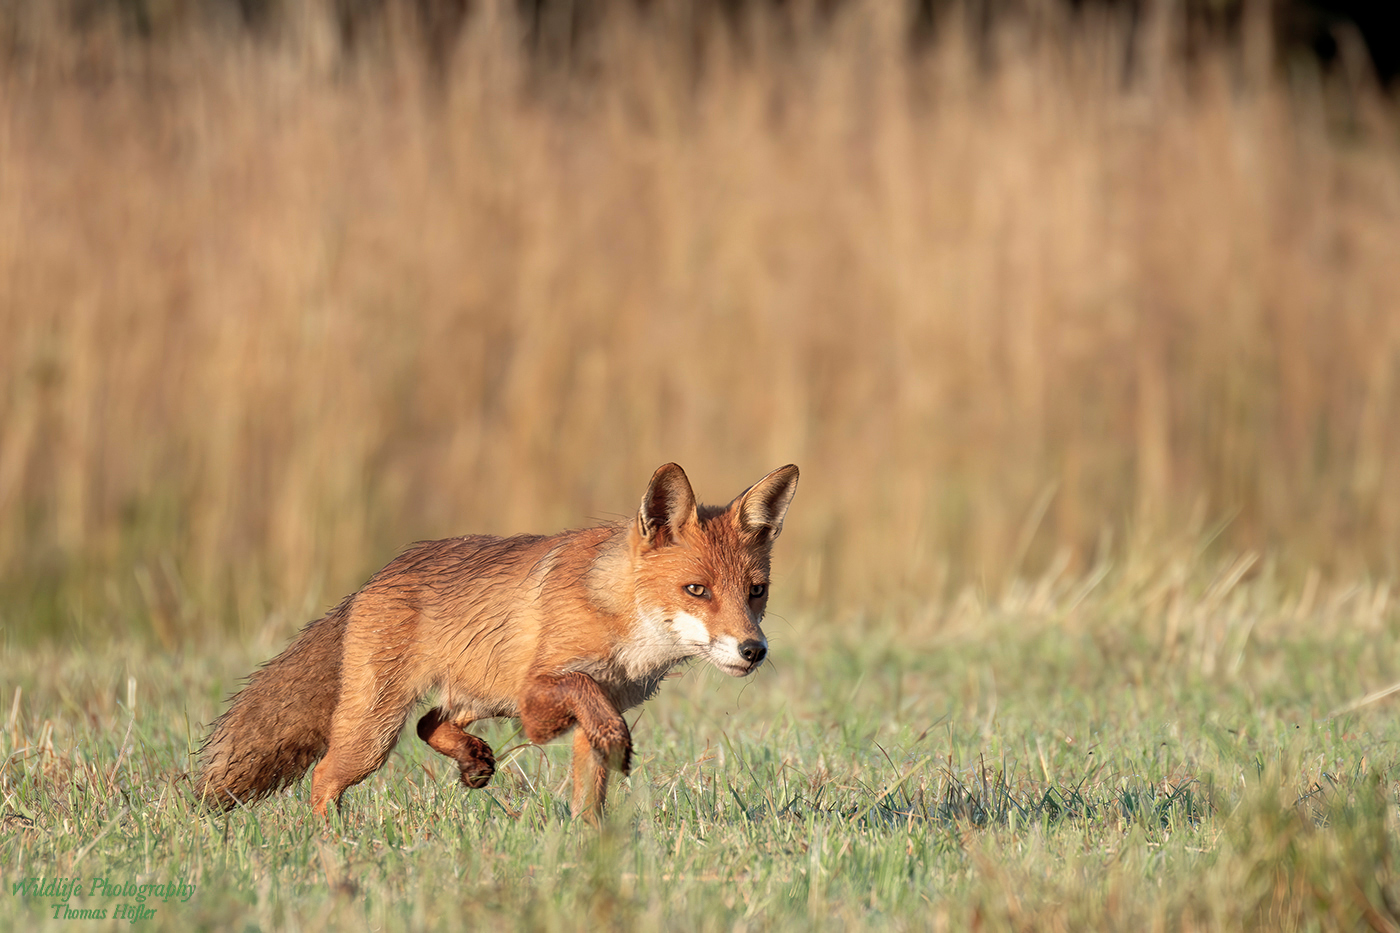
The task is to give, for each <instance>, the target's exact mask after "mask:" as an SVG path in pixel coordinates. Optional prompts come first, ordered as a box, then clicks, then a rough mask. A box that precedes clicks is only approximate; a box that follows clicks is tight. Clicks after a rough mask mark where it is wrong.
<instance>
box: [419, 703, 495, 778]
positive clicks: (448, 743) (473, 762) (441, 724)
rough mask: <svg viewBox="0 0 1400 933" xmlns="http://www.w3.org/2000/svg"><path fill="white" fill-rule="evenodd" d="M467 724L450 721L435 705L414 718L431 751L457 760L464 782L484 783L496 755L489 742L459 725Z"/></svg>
mask: <svg viewBox="0 0 1400 933" xmlns="http://www.w3.org/2000/svg"><path fill="white" fill-rule="evenodd" d="M468 724H469V723H466V722H463V723H456V722H453V721H452V720H450V719H448V718H447V714H446V713H445V712H443V710H442V708H441V707H436V706H435V707H433V708H432V709H430V710H428V712H427V713H426V714H425V715H424V716H423V718H422V719H420V720H418V737H419V738H420V739H422V740H423V741H424V742H427V743H428V745H430V746H431V747H432V749H433V751H435V752H438V753H439V754H443V755H446V756H447V757H448V758H451V759H453V760H454V761H456V762H457V767H458V769H459V770H460V771H461V772H462V783H463V784H464V785H466V786H467V787H471V788H477V787H485V786H486V785H487V784H488V783H489V782H490V780H491V775H493V774H495V773H496V756H495V755H494V754H492V752H491V746H490V745H487V744H486V743H485V742H484V741H482V740H481V739H480V738H478V737H477V736H474V735H472V734H471V733H470V732H467V731H466V730H465V729H463V728H462V727H463V726H465V725H468Z"/></svg>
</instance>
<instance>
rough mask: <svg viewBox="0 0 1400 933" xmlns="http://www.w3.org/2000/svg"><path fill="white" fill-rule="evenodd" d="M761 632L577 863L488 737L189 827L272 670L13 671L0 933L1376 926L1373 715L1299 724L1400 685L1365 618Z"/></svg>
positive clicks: (1382, 610) (1386, 808) (938, 622)
mask: <svg viewBox="0 0 1400 933" xmlns="http://www.w3.org/2000/svg"><path fill="white" fill-rule="evenodd" d="M1241 567H1245V568H1246V569H1247V570H1250V571H1251V572H1253V574H1254V575H1253V576H1252V577H1251V576H1250V575H1249V573H1243V572H1236V571H1239V570H1240V568H1241ZM775 609H776V612H777V615H775V616H773V617H771V618H770V620H769V623H768V625H767V628H768V630H769V632H770V636H771V639H772V642H773V646H774V655H773V662H772V664H771V665H769V666H767V667H766V668H765V669H764V670H763V671H762V673H760V674H759V675H758V676H756V677H754V678H752V679H751V680H747V681H732V680H729V679H727V678H724V677H722V676H721V675H719V674H718V673H715V672H713V671H710V670H707V669H703V668H699V667H697V668H692V669H689V670H687V671H686V673H685V674H684V676H683V677H681V678H679V679H677V680H675V681H672V682H670V683H668V684H667V685H666V687H665V688H664V689H663V691H662V695H661V696H660V697H658V698H657V699H656V700H654V701H653V702H652V703H650V704H648V705H647V706H645V707H643V708H642V710H641V711H640V717H639V718H638V719H637V722H636V725H635V729H634V735H635V738H636V743H637V750H638V757H637V765H636V768H635V770H634V773H633V775H632V777H631V778H630V779H627V780H622V781H620V782H619V783H618V784H617V785H616V789H615V792H614V807H613V809H612V811H611V812H610V814H609V816H608V818H607V820H606V821H605V824H604V825H603V826H602V827H601V829H593V828H590V827H588V826H586V825H583V824H578V823H575V822H573V821H571V820H570V819H569V817H568V815H567V792H566V790H565V784H566V782H567V777H568V775H567V769H568V764H567V748H566V744H567V743H560V744H556V745H553V746H547V747H545V748H543V749H539V748H535V747H532V746H528V745H522V744H521V743H522V740H521V738H520V737H519V736H518V734H516V733H515V731H514V729H513V728H512V727H511V726H510V725H509V724H504V723H501V724H492V725H490V726H488V727H487V728H486V730H485V731H484V735H485V737H486V738H487V740H488V741H489V742H491V743H492V745H493V746H494V747H495V748H496V749H497V752H498V753H499V754H501V757H502V759H503V762H504V763H503V766H502V768H501V769H500V771H499V772H498V775H497V777H496V779H495V780H494V781H493V783H492V784H491V786H490V787H489V788H488V789H486V790H484V791H473V792H467V791H464V790H463V789H461V788H460V786H458V785H457V783H456V781H455V769H454V768H453V767H452V765H451V763H450V762H448V761H447V760H446V759H443V758H440V757H438V756H436V755H434V754H433V753H431V752H430V751H429V750H427V749H426V747H425V746H423V745H422V744H421V743H419V742H418V741H417V740H416V739H413V738H411V737H410V738H406V739H405V740H404V741H403V742H402V743H401V745H400V748H399V750H398V751H397V752H396V753H395V755H394V756H393V757H392V758H391V760H390V763H389V764H388V765H387V766H386V767H385V768H384V769H383V770H382V771H381V772H379V773H377V774H375V775H373V776H372V777H371V778H370V779H368V780H367V781H366V782H365V783H364V784H362V785H360V786H359V787H357V788H355V789H353V790H352V791H351V792H350V793H349V794H348V795H347V797H346V802H345V809H344V811H343V813H342V814H341V815H340V816H339V817H338V818H337V819H336V820H334V821H333V823H332V825H331V826H330V827H328V828H327V827H323V826H322V825H321V824H320V822H319V821H318V820H316V819H314V818H313V817H312V816H311V815H310V813H309V808H308V806H307V803H306V790H307V789H306V785H305V783H303V784H301V785H298V786H297V787H296V788H295V789H294V790H293V791H292V792H290V793H289V794H286V795H283V796H279V797H276V798H274V799H272V800H270V801H268V802H266V803H264V804H262V805H260V806H257V807H254V808H250V809H244V810H240V811H237V812H234V813H233V814H231V815H228V816H216V815H210V814H208V813H205V812H202V811H201V810H200V809H199V808H198V807H196V806H194V805H193V803H192V802H191V800H190V790H189V784H188V781H187V779H186V777H185V771H186V769H187V768H188V767H189V762H190V754H191V752H192V751H193V749H194V748H195V747H196V746H197V744H198V742H199V740H200V738H201V731H200V725H199V724H200V723H201V722H207V721H209V720H210V719H212V718H213V716H214V715H216V714H217V712H218V710H219V708H220V702H221V699H222V697H223V696H224V695H226V694H227V693H228V692H229V691H230V690H231V689H233V688H234V687H235V685H236V683H237V680H238V679H239V678H240V677H242V676H243V675H245V674H246V673H247V671H248V670H249V669H250V668H251V666H252V665H253V664H254V663H256V662H257V661H259V660H261V659H262V658H263V657H264V656H265V655H266V654H267V653H268V652H267V650H266V649H267V648H268V647H269V646H268V645H264V644H261V643H260V644H259V645H257V646H255V647H252V648H250V647H249V646H244V645H238V644H229V643H211V644H208V645H203V646H199V647H193V646H191V647H189V648H187V649H186V650H185V651H183V652H181V653H177V654H172V653H169V652H165V651H157V650H153V649H151V648H148V647H143V646H140V645H135V644H131V643H124V642H119V643H116V644H107V643H101V642H96V641H93V642H89V643H87V644H71V645H66V646H48V647H40V648H28V647H26V648H14V647H8V648H6V649H4V652H3V654H2V655H0V684H2V685H3V686H4V688H5V690H6V694H5V696H4V704H3V707H0V716H3V717H4V718H3V719H0V723H3V725H4V730H3V738H0V751H3V762H4V764H3V771H0V793H3V804H2V805H0V809H3V812H4V813H5V814H6V816H7V820H6V825H5V828H4V829H3V831H2V832H3V835H0V860H3V865H4V871H3V878H4V886H5V887H4V892H3V896H2V897H0V927H14V928H24V929H45V928H59V929H71V928H72V927H71V926H70V924H72V923H75V922H78V921H75V920H55V919H54V912H55V907H54V904H55V903H57V901H56V900H55V899H54V898H52V897H38V896H26V895H24V894H23V893H14V885H15V884H16V882H18V881H20V880H21V879H23V878H27V877H36V876H38V877H44V878H74V877H77V878H81V879H83V882H84V886H83V894H82V896H78V897H74V898H72V899H71V900H70V906H71V907H72V908H73V909H80V908H87V909H91V908H99V909H100V908H106V909H108V911H109V916H110V913H111V911H112V910H113V909H114V908H115V907H116V906H117V905H118V904H122V903H129V902H132V901H133V898H131V897H122V896H115V895H114V896H103V895H101V894H100V893H99V894H98V895H96V896H88V893H89V891H90V886H91V885H92V883H93V881H92V879H94V878H99V877H100V878H105V879H107V881H108V883H126V882H131V883H133V884H142V883H159V882H174V883H176V884H177V885H178V884H179V883H181V882H183V883H185V884H187V885H193V886H194V887H195V890H194V893H193V894H192V895H191V896H189V898H188V899H187V900H180V899H178V898H177V899H174V900H170V901H163V900H159V899H157V900H151V901H148V904H150V906H151V907H153V908H154V909H155V914H154V916H151V917H149V918H147V919H144V920H142V921H140V922H139V926H140V928H142V929H167V928H170V929H174V928H180V929H188V928H204V927H209V928H219V929H235V930H245V929H247V930H252V929H272V928H276V929H312V930H317V929H324V928H328V927H335V928H339V927H342V926H344V927H351V928H361V927H368V928H373V929H395V930H396V929H457V928H476V927H487V926H489V927H491V928H507V929H545V930H573V929H599V928H613V927H633V926H635V927H639V928H647V929H684V930H731V929H797V928H800V929H812V928H816V929H871V928H874V929H920V930H922V929H952V930H960V929H970V928H972V927H974V926H977V925H980V928H981V929H984V930H1018V929H1167V930H1193V929H1240V928H1258V929H1271V930H1272V929H1300V930H1310V929H1318V930H1323V929H1343V930H1353V929H1376V930H1392V929H1396V925H1397V924H1400V919H1397V917H1398V916H1400V911H1398V910H1397V902H1398V900H1400V889H1397V887H1396V885H1395V883H1394V866H1393V864H1392V861H1391V859H1392V853H1393V852H1394V849H1395V845H1396V842H1397V839H1396V818H1397V810H1396V787H1397V781H1400V765H1397V756H1396V749H1397V741H1400V725H1397V721H1396V717H1395V716H1394V715H1393V709H1394V707H1393V702H1394V701H1393V700H1387V699H1381V700H1376V701H1373V702H1369V703H1366V704H1363V705H1361V706H1359V707H1358V708H1356V709H1354V710H1352V711H1350V712H1345V713H1342V714H1340V715H1337V716H1335V717H1332V718H1329V714H1330V713H1332V712H1333V711H1334V710H1336V709H1338V708H1342V707H1345V706H1347V705H1349V704H1350V703H1352V702H1354V701H1355V700H1357V699H1359V698H1361V697H1363V696H1365V695H1366V694H1367V693H1369V692H1370V691H1373V690H1376V689H1377V688H1380V687H1384V686H1387V685H1388V684H1390V683H1393V682H1395V681H1396V680H1400V625H1397V621H1400V620H1398V619H1397V612H1396V611H1395V608H1394V605H1393V601H1392V599H1391V598H1390V590H1389V588H1388V587H1387V586H1385V585H1373V584H1360V585H1356V586H1351V587H1338V588H1329V587H1326V586H1321V587H1319V586H1311V587H1308V586H1302V587H1299V588H1298V589H1297V591H1296V592H1294V591H1290V589H1289V588H1288V586H1287V585H1286V581H1280V580H1278V579H1276V578H1275V577H1274V575H1273V573H1272V571H1271V570H1270V569H1269V568H1268V565H1267V564H1265V565H1263V569H1262V570H1260V569H1259V565H1257V564H1252V563H1250V562H1239V563H1236V564H1233V565H1227V566H1222V567H1220V568H1209V567H1203V566H1184V565H1180V564H1172V563H1166V564H1161V565H1146V564H1138V565H1129V566H1125V567H1121V568H1116V569H1115V568H1108V569H1107V570H1106V571H1105V572H1102V573H1096V574H1093V575H1090V576H1089V577H1087V578H1084V579H1074V580H1057V579H1055V578H1050V577H1047V578H1045V579H1044V580H1041V581H1036V582H1032V583H1028V584H1025V585H1021V586H1013V587H1011V588H1009V589H1008V591H1007V592H1006V594H1004V595H1003V596H1001V597H999V598H998V599H996V600H994V601H989V600H987V599H984V598H980V597H978V596H976V595H975V594H964V595H962V596H960V597H958V598H956V599H952V600H950V601H948V602H947V603H945V604H940V605H936V606H923V607H921V608H920V609H919V610H918V611H913V612H911V613H909V614H907V615H901V614H899V613H889V614H886V615H885V616H882V617H880V618H858V617H827V616H823V614H822V613H821V612H819V611H817V612H813V611H799V610H797V609H795V608H792V607H786V608H784V607H775ZM272 647H275V644H274V645H273V646H272ZM16 693H18V696H19V701H18V705H17V706H16V705H14V702H15V701H14V697H15V695H16ZM632 715H634V716H635V715H637V714H636V712H634V713H633V714H632ZM21 818H22V819H21ZM26 824H32V825H26ZM110 922H111V921H109V923H110Z"/></svg>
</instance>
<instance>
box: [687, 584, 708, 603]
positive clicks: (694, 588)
mask: <svg viewBox="0 0 1400 933" xmlns="http://www.w3.org/2000/svg"><path fill="white" fill-rule="evenodd" d="M685 591H686V592H687V593H689V594H690V595H691V596H698V597H700V598H701V599H704V598H705V597H706V596H708V595H709V594H710V591H709V590H707V589H705V587H704V586H703V585H701V584H699V583H688V584H686V587H685Z"/></svg>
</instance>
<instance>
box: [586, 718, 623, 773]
mask: <svg viewBox="0 0 1400 933" xmlns="http://www.w3.org/2000/svg"><path fill="white" fill-rule="evenodd" d="M589 739H590V741H591V742H592V745H593V747H594V748H595V749H597V750H598V753H599V754H600V755H602V756H603V760H604V761H606V762H607V763H608V767H609V768H611V769H612V770H614V771H621V772H622V773H623V774H631V773H632V736H631V734H630V733H629V732H628V731H627V723H625V722H623V721H622V720H621V719H618V720H617V721H616V722H609V723H606V724H604V725H603V726H602V727H601V728H599V729H598V731H597V732H596V733H595V734H594V735H591V736H589Z"/></svg>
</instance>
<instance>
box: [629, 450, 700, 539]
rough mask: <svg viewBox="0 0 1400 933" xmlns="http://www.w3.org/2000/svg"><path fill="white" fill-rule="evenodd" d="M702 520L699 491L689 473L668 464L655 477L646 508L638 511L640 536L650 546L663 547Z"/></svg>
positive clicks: (652, 479) (653, 476)
mask: <svg viewBox="0 0 1400 933" xmlns="http://www.w3.org/2000/svg"><path fill="white" fill-rule="evenodd" d="M698 521H699V518H698V517H697V516H696V513H695V492H694V491H693V490H692V489H691V488H690V480H688V479H686V475H685V470H682V469H681V468H680V467H678V466H676V465H675V464H674V463H668V464H666V465H665V466H662V467H660V468H658V469H657V471H656V472H655V473H653V474H652V476H651V484H650V485H648V486H647V492H646V495H644V496H642V507H641V509H640V510H638V512H637V536H638V537H639V538H640V539H641V541H642V543H643V544H644V545H646V546H647V547H662V546H664V545H666V544H670V543H672V542H674V541H675V540H676V538H677V537H678V536H679V535H680V532H681V529H683V528H685V527H687V526H689V525H694V524H695V523H696V522H698Z"/></svg>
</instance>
